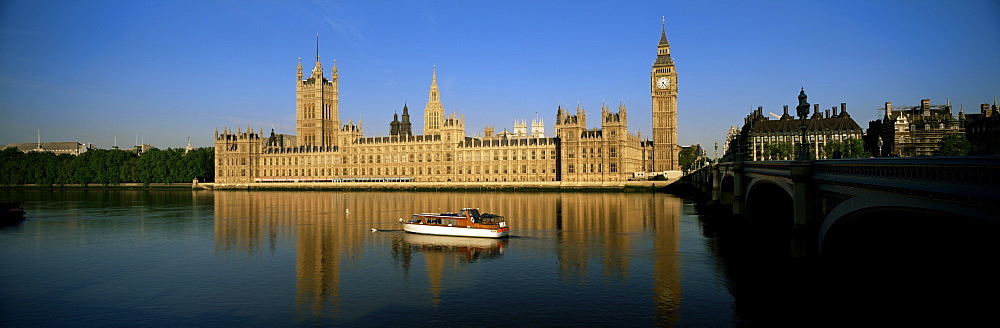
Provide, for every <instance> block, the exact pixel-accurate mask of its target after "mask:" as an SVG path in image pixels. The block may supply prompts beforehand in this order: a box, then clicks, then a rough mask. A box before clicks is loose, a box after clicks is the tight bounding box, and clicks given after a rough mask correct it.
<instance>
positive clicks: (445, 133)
mask: <svg viewBox="0 0 1000 328" xmlns="http://www.w3.org/2000/svg"><path fill="white" fill-rule="evenodd" d="M295 83H296V87H295V90H296V100H295V111H296V113H295V114H296V115H295V117H296V122H295V123H296V135H295V136H288V135H276V134H275V133H274V131H273V130H272V131H271V132H270V135H267V136H265V135H264V131H263V129H262V128H258V129H257V130H256V131H254V130H253V129H252V128H251V127H247V128H245V129H244V128H242V127H240V128H237V129H236V131H232V130H231V129H224V130H223V131H218V129H216V131H215V179H216V183H217V184H218V183H222V184H249V183H258V182H260V183H263V182H350V181H365V182H394V181H402V182H550V181H551V182H562V183H571V184H572V183H598V184H605V185H615V184H621V183H624V181H626V180H629V179H634V178H636V177H643V176H645V175H646V173H647V172H652V174H657V173H662V172H666V171H676V170H679V165H678V158H677V157H678V151H679V150H680V147H679V146H678V145H677V72H676V70H675V66H674V62H673V59H671V57H670V43H669V42H668V41H667V36H666V28H665V26H663V27H662V28H661V34H660V40H659V43H658V45H657V53H656V59H655V61H654V63H653V65H652V69H651V71H650V79H649V83H650V93H651V98H652V125H653V140H643V139H642V136H641V135H640V134H632V133H630V132H629V130H628V119H627V118H628V111H627V109H626V107H625V105H624V104H619V105H618V107H617V108H610V107H608V106H607V105H606V104H602V106H601V112H600V116H599V120H600V124H601V125H600V128H592V129H588V128H587V111H586V110H585V109H584V108H581V107H580V106H577V108H575V109H570V108H563V107H562V106H560V107H558V108H557V109H556V121H555V135H554V136H551V137H546V136H545V135H544V125H542V122H541V120H537V121H533V122H532V128H531V132H530V134H529V133H528V130H527V123H526V122H523V121H522V123H519V124H516V125H515V128H514V132H513V133H510V132H507V131H506V130H505V131H504V132H503V133H494V131H493V129H492V128H490V127H487V128H485V129H484V131H483V135H482V137H479V136H474V137H469V136H467V135H466V131H465V117H464V115H462V116H458V115H457V114H456V113H450V114H447V113H445V111H444V107H443V106H442V103H441V94H440V92H439V90H438V85H437V69H436V68H435V69H434V71H433V73H432V75H431V85H430V90H429V92H428V96H427V98H428V99H427V104H426V107H425V108H424V112H423V114H424V120H423V131H422V132H423V134H422V135H415V134H414V133H413V128H412V124H411V122H410V114H409V108H408V107H406V106H405V105H404V107H403V113H402V119H401V120H400V118H399V117H398V116H397V117H394V119H393V121H392V123H390V135H389V136H385V137H365V136H363V133H362V128H363V124H362V122H360V121H359V122H357V123H355V122H353V121H348V122H346V124H345V122H342V121H341V120H340V118H339V116H338V113H339V106H338V103H339V93H338V89H339V81H338V73H337V64H336V61H334V63H333V66H332V67H331V69H330V71H329V76H327V75H325V72H324V70H323V67H322V64H321V63H320V60H319V55H318V54H317V56H316V63H315V66H314V67H313V69H312V72H310V74H309V75H305V74H303V69H302V63H301V61H300V62H299V64H298V71H297V73H296V80H295Z"/></svg>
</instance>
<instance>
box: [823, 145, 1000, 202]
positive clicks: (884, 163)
mask: <svg viewBox="0 0 1000 328" xmlns="http://www.w3.org/2000/svg"><path fill="white" fill-rule="evenodd" d="M812 169H813V171H812V172H813V175H812V178H813V179H816V180H823V181H828V182H835V183H836V182H840V183H852V184H859V185H865V186H870V187H872V188H874V189H884V190H886V191H896V192H899V191H904V190H912V191H922V192H926V193H928V194H936V195H939V196H942V197H947V198H952V197H954V196H963V197H966V198H976V199H997V200H1000V157H995V156H993V157H989V156H983V157H979V156H962V157H907V158H868V159H838V160H822V161H815V162H813V165H812Z"/></svg>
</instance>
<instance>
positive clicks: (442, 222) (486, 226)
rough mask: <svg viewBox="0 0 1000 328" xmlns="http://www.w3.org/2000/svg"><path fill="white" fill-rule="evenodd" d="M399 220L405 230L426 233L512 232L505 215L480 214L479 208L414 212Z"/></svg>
mask: <svg viewBox="0 0 1000 328" xmlns="http://www.w3.org/2000/svg"><path fill="white" fill-rule="evenodd" d="M399 222H400V223H402V224H403V231H406V232H412V233H419V234H425V235H440V236H462V237H482V238H503V237H507V234H508V233H509V232H510V228H508V227H507V222H506V221H504V218H503V216H499V215H494V214H488V213H483V214H480V213H479V209H478V208H463V209H462V210H461V211H460V212H459V213H420V214H414V215H413V217H412V218H410V220H409V221H405V220H403V219H399Z"/></svg>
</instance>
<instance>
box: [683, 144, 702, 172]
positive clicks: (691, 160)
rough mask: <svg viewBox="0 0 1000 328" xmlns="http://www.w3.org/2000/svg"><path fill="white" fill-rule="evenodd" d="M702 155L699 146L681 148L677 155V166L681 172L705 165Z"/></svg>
mask: <svg viewBox="0 0 1000 328" xmlns="http://www.w3.org/2000/svg"><path fill="white" fill-rule="evenodd" d="M704 155H705V154H704V151H703V150H702V149H701V145H693V146H691V147H682V148H681V151H680V152H679V153H678V154H677V164H678V165H680V166H681V170H685V171H689V170H693V169H696V168H699V167H702V166H703V165H704V164H705V156H704Z"/></svg>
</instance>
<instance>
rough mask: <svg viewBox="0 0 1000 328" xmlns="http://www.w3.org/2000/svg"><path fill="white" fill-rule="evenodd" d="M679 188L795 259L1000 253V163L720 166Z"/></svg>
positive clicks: (930, 160)
mask: <svg viewBox="0 0 1000 328" xmlns="http://www.w3.org/2000/svg"><path fill="white" fill-rule="evenodd" d="M680 182H681V183H682V184H685V185H688V186H690V187H693V188H694V189H695V190H697V191H698V192H700V193H701V194H702V195H704V196H705V198H706V199H707V200H708V203H710V204H715V205H716V206H721V207H722V208H723V209H724V210H725V211H727V212H728V211H729V209H730V208H731V210H732V214H733V215H734V216H735V217H738V218H743V219H745V220H746V222H749V223H750V225H751V226H755V227H763V228H764V230H765V231H771V232H777V233H779V234H784V233H788V235H789V236H791V237H792V240H793V243H792V244H793V246H792V253H793V255H797V256H801V255H809V254H811V253H813V252H818V255H822V256H829V257H837V256H840V257H843V256H856V255H857V253H870V252H872V251H874V250H875V248H873V247H875V246H877V247H879V249H882V250H880V252H881V251H886V252H904V253H911V254H913V253H914V252H928V251H931V252H938V253H940V251H936V250H937V249H941V248H943V247H942V246H956V247H957V249H959V250H960V251H964V250H965V249H966V248H968V249H983V248H988V249H989V250H990V251H996V250H998V249H1000V247H998V244H1000V243H998V242H997V241H998V240H1000V157H995V156H990V157H918V158H870V159H836V160H817V161H767V162H723V163H719V164H717V165H712V166H707V167H704V168H702V169H700V170H697V171H695V172H692V173H690V174H688V175H686V176H685V177H684V178H682V179H681V181H680ZM941 243H948V245H942V244H941ZM848 250H850V252H849V251H848ZM844 254H853V255H844ZM870 256H876V255H870ZM914 256H916V257H919V256H922V255H914ZM941 256H945V257H947V256H948V255H947V254H941Z"/></svg>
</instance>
